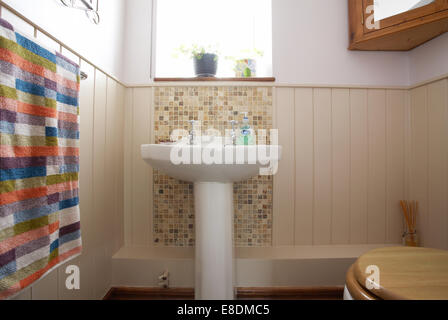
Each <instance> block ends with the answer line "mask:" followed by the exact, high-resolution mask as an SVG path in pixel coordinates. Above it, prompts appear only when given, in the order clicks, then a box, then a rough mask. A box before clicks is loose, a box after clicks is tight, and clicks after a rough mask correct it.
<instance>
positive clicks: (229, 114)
mask: <svg viewBox="0 0 448 320" xmlns="http://www.w3.org/2000/svg"><path fill="white" fill-rule="evenodd" d="M243 112H247V113H248V118H249V121H250V124H251V126H252V127H253V128H254V129H255V130H256V131H257V130H258V129H267V130H269V129H271V128H272V88H267V87H158V88H155V97H154V121H155V123H154V134H155V141H156V143H160V142H163V141H168V140H170V134H171V132H172V131H173V130H174V129H184V130H187V131H188V130H189V128H190V124H189V122H188V121H189V120H199V121H200V122H201V126H202V131H203V132H205V130H206V129H208V128H213V129H217V130H219V131H220V132H222V133H223V134H224V132H225V130H226V129H227V130H229V129H230V124H229V121H230V120H238V121H239V122H241V120H242V117H243ZM153 182H154V233H153V234H154V239H153V240H154V243H155V244H156V245H160V246H183V247H186V246H193V245H194V199H193V185H192V184H191V183H186V182H181V181H178V180H175V179H173V178H170V177H168V176H166V175H164V174H162V173H161V172H159V171H157V170H154V174H153ZM272 185H273V184H272V177H271V176H258V177H255V178H252V179H250V180H248V181H243V182H240V183H235V184H234V188H233V189H234V208H235V216H234V218H235V219H234V223H235V226H234V227H235V245H236V246H270V245H271V243H272V190H273V186H272Z"/></svg>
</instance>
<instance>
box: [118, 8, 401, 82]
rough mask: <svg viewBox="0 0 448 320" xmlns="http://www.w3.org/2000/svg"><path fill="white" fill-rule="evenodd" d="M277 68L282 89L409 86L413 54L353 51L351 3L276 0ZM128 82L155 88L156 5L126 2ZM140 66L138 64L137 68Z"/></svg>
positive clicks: (275, 55)
mask: <svg viewBox="0 0 448 320" xmlns="http://www.w3.org/2000/svg"><path fill="white" fill-rule="evenodd" d="M272 1H273V68H274V75H275V76H276V78H277V80H278V81H279V82H281V83H294V84H331V85H340V84H349V85H372V86H377V85H379V86H385V85H394V86H396V85H397V86H400V85H408V84H409V67H408V59H409V57H408V53H405V52H404V53H403V52H353V51H348V50H347V46H348V8H347V1H346V0H331V1H328V0H300V1H297V0H272ZM126 6H127V16H126V23H125V24H126V37H125V38H126V42H125V46H126V48H127V49H126V54H125V57H124V61H123V65H124V69H125V71H124V76H125V78H124V80H125V82H126V83H129V84H144V83H150V79H149V74H150V64H149V62H150V57H151V46H150V43H149V40H150V37H151V20H152V19H151V18H152V13H151V1H150V0H131V1H126ZM136 61H138V63H136Z"/></svg>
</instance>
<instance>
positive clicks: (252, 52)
mask: <svg viewBox="0 0 448 320" xmlns="http://www.w3.org/2000/svg"><path fill="white" fill-rule="evenodd" d="M263 56H264V52H263V51H262V50H259V49H257V48H252V49H243V50H240V52H239V53H238V55H237V56H226V57H225V58H226V59H227V60H231V61H234V62H236V61H238V60H241V59H253V60H255V59H256V58H258V57H260V58H261V57H263Z"/></svg>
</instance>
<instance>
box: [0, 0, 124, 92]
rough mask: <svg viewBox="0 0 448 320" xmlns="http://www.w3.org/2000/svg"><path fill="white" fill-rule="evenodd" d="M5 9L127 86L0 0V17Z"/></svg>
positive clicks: (84, 77)
mask: <svg viewBox="0 0 448 320" xmlns="http://www.w3.org/2000/svg"><path fill="white" fill-rule="evenodd" d="M3 9H6V10H8V11H9V12H10V13H12V14H13V15H15V16H16V17H18V18H19V19H20V20H23V21H24V22H26V23H27V24H29V25H30V26H32V27H33V28H34V34H35V36H37V32H40V33H42V34H43V35H45V36H47V37H48V38H50V39H51V40H53V41H54V42H56V43H57V44H59V46H60V48H65V49H66V50H67V51H70V52H71V53H73V54H74V55H75V56H77V57H78V58H79V59H80V61H81V60H82V61H84V62H86V63H88V64H90V65H91V66H92V67H94V68H95V69H96V70H98V71H100V72H102V73H104V74H105V75H107V76H108V77H109V78H111V79H113V80H115V81H116V82H118V83H119V84H121V85H122V86H124V87H127V86H126V85H125V84H124V83H123V82H121V81H120V80H118V79H117V77H115V76H113V75H111V74H110V73H108V72H106V71H104V70H103V69H102V68H100V67H98V66H97V65H96V64H94V63H92V62H91V61H90V60H89V59H86V58H85V57H84V56H82V55H81V54H79V53H78V52H76V51H75V50H73V49H72V48H70V47H69V46H68V45H66V44H65V43H63V42H62V41H60V40H58V39H57V38H56V37H54V36H53V35H51V34H50V33H49V32H47V31H45V29H43V28H41V27H40V26H38V25H37V24H36V23H34V22H33V21H31V20H30V19H28V18H27V17H25V16H24V15H23V14H21V13H20V12H18V11H17V10H15V9H14V8H13V7H11V6H10V5H8V4H6V3H5V2H3V1H2V0H0V18H1V17H2V10H3ZM85 79H87V73H85V72H83V71H81V80H85Z"/></svg>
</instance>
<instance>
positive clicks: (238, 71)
mask: <svg viewBox="0 0 448 320" xmlns="http://www.w3.org/2000/svg"><path fill="white" fill-rule="evenodd" d="M256 76H257V62H256V61H255V60H254V59H241V60H237V61H236V62H235V77H237V78H250V77H256Z"/></svg>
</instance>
